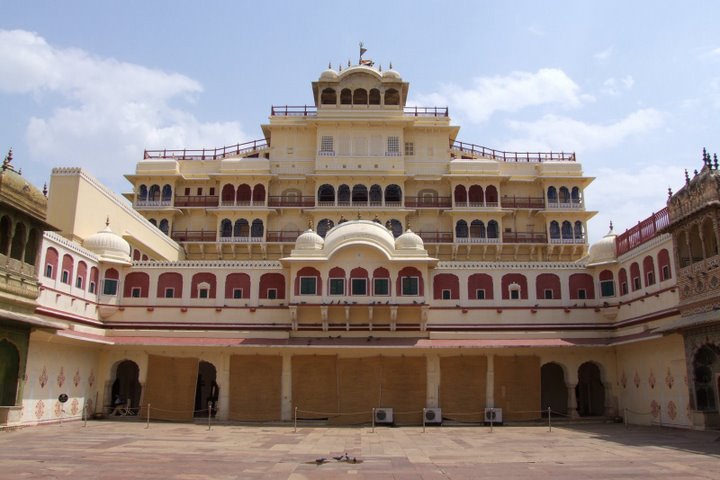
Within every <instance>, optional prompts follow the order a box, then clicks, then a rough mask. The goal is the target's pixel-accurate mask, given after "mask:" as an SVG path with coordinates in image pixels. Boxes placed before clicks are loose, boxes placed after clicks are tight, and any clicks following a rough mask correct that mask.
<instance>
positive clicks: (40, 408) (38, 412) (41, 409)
mask: <svg viewBox="0 0 720 480" xmlns="http://www.w3.org/2000/svg"><path fill="white" fill-rule="evenodd" d="M43 415H45V402H43V401H42V400H38V401H37V403H35V417H36V418H37V419H38V420H40V419H41V418H42V417H43Z"/></svg>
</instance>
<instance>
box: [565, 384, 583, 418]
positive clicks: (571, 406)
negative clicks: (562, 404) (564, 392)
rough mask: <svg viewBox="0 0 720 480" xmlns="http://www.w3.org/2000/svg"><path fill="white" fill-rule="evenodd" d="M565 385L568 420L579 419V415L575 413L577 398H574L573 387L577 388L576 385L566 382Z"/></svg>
mask: <svg viewBox="0 0 720 480" xmlns="http://www.w3.org/2000/svg"><path fill="white" fill-rule="evenodd" d="M565 385H567V389H568V415H569V416H570V418H579V417H580V415H578V411H577V398H576V397H575V387H577V383H571V382H568V383H566V384H565Z"/></svg>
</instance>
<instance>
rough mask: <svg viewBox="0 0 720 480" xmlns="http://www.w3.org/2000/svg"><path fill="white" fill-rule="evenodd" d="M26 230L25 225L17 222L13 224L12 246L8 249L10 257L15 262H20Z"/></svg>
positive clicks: (23, 251) (23, 250)
mask: <svg viewBox="0 0 720 480" xmlns="http://www.w3.org/2000/svg"><path fill="white" fill-rule="evenodd" d="M26 232H27V230H26V228H25V224H24V223H22V222H18V223H16V224H15V235H14V236H13V240H12V246H11V247H10V257H11V258H14V259H15V260H20V261H22V259H23V254H24V253H25V242H26V239H25V237H26Z"/></svg>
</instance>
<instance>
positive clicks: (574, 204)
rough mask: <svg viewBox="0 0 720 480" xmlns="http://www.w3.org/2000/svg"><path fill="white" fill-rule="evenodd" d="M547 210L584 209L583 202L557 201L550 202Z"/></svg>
mask: <svg viewBox="0 0 720 480" xmlns="http://www.w3.org/2000/svg"><path fill="white" fill-rule="evenodd" d="M547 208H572V209H578V208H583V203H582V200H571V201H569V202H558V201H557V200H554V201H553V200H548V202H547Z"/></svg>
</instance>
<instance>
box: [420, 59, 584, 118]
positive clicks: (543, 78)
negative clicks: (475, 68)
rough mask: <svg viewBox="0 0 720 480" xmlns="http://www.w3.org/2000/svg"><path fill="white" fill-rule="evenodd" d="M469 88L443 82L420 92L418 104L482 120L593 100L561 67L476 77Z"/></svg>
mask: <svg viewBox="0 0 720 480" xmlns="http://www.w3.org/2000/svg"><path fill="white" fill-rule="evenodd" d="M473 83H474V86H473V87H472V88H469V89H468V88H463V87H460V86H458V85H454V84H447V85H443V86H442V87H441V88H440V91H439V92H436V93H431V94H427V95H420V96H419V97H418V98H417V104H419V105H422V104H424V105H448V106H451V107H452V109H453V111H459V112H460V113H461V115H462V116H463V117H465V118H467V119H468V120H470V121H474V122H478V123H480V122H484V121H486V120H488V119H489V118H490V117H491V116H492V115H493V113H495V112H499V111H503V112H516V111H518V110H522V109H524V108H527V107H532V106H538V105H546V104H557V105H559V106H561V107H566V108H572V107H578V106H580V105H582V104H583V103H585V102H589V101H592V100H594V99H593V97H592V96H590V95H585V94H582V93H581V92H580V87H579V86H578V85H577V84H576V83H575V82H574V81H573V80H572V79H571V78H570V77H569V76H568V75H567V74H566V73H565V72H563V71H562V70H559V69H555V68H543V69H540V70H538V71H537V72H535V73H529V72H513V73H511V74H510V75H507V76H494V77H479V78H476V79H474V81H473Z"/></svg>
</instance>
